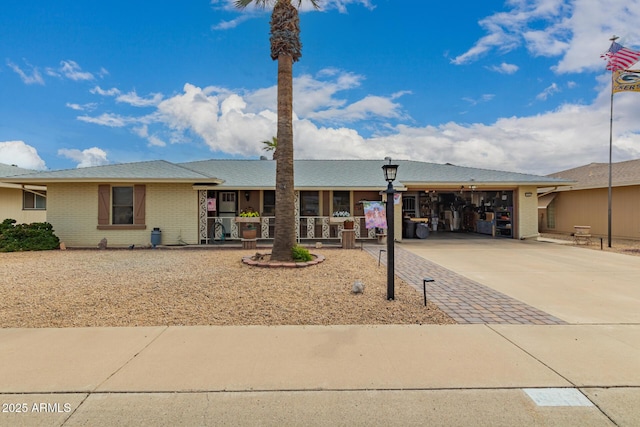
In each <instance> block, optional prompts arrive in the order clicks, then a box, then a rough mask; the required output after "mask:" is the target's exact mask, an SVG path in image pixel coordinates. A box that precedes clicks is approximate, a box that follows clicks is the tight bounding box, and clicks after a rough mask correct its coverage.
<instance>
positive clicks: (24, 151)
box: [0, 141, 47, 170]
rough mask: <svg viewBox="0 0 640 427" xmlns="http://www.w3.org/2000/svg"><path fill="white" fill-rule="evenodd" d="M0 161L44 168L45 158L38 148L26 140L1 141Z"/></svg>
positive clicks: (24, 166)
mask: <svg viewBox="0 0 640 427" xmlns="http://www.w3.org/2000/svg"><path fill="white" fill-rule="evenodd" d="M0 163H4V164H7V165H16V166H19V167H21V168H25V169H36V170H44V169H46V168H47V167H46V165H45V163H44V160H42V159H41V158H40V156H39V155H38V150H36V149H35V148H33V147H32V146H30V145H27V144H25V142H24V141H5V142H0Z"/></svg>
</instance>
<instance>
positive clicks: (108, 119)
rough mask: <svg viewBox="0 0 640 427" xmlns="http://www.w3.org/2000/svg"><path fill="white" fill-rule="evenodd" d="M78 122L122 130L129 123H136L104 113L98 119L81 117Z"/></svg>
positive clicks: (116, 115)
mask: <svg viewBox="0 0 640 427" xmlns="http://www.w3.org/2000/svg"><path fill="white" fill-rule="evenodd" d="M78 120H80V121H82V122H86V123H93V124H96V125H101V126H109V127H113V128H120V127H124V126H126V125H127V124H128V123H131V122H135V120H131V119H129V118H126V117H123V116H120V115H118V114H109V113H103V114H101V115H99V116H98V117H91V116H79V117H78Z"/></svg>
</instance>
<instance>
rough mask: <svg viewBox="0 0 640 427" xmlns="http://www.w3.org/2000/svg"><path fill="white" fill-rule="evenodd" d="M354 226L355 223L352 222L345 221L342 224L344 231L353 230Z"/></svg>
mask: <svg viewBox="0 0 640 427" xmlns="http://www.w3.org/2000/svg"><path fill="white" fill-rule="evenodd" d="M354 225H355V222H353V221H345V222H344V229H345V230H353V226H354Z"/></svg>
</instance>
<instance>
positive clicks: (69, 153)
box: [58, 147, 109, 168]
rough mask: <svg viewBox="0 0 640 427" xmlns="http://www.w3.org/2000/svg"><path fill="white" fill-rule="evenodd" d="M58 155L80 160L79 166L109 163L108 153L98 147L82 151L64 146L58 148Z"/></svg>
mask: <svg viewBox="0 0 640 427" xmlns="http://www.w3.org/2000/svg"><path fill="white" fill-rule="evenodd" d="M58 155H59V156H63V157H66V158H68V159H71V160H73V161H76V162H78V165H77V167H78V168H86V167H90V166H101V165H106V164H109V160H107V153H106V152H105V151H104V150H102V149H100V148H98V147H91V148H87V149H85V150H82V151H80V150H77V149H75V148H74V149H68V148H62V149H60V150H58Z"/></svg>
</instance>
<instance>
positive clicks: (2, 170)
mask: <svg viewBox="0 0 640 427" xmlns="http://www.w3.org/2000/svg"><path fill="white" fill-rule="evenodd" d="M33 172H36V171H34V170H31V169H23V168H19V167H17V166H12V165H6V164H4V163H0V177H5V176H16V175H25V174H28V173H33Z"/></svg>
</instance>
